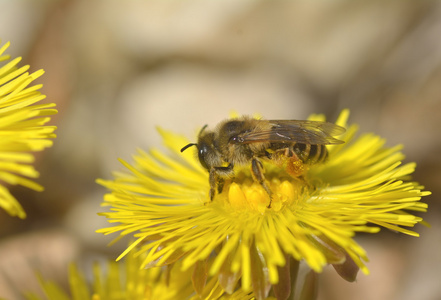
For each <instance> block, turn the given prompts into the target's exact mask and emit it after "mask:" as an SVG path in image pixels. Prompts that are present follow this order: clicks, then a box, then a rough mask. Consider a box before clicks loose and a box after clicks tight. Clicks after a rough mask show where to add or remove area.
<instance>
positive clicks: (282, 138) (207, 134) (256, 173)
mask: <svg viewBox="0 0 441 300" xmlns="http://www.w3.org/2000/svg"><path fill="white" fill-rule="evenodd" d="M344 132H345V129H344V128H343V127H341V126H338V125H335V124H332V123H328V122H320V121H306V120H263V119H254V118H251V117H248V116H243V117H240V118H236V119H228V120H225V121H223V122H221V123H219V124H218V125H217V126H216V128H215V129H214V130H208V129H207V125H205V126H204V127H202V129H201V131H200V132H199V135H198V142H197V143H190V144H188V145H186V146H184V147H183V148H182V149H181V152H183V151H184V150H186V149H187V148H189V147H191V146H196V147H197V150H198V152H197V153H198V158H199V161H200V163H201V165H202V166H203V167H204V168H205V169H207V171H208V172H209V184H210V192H209V195H210V200H211V201H212V200H213V198H214V196H215V193H216V188H217V191H218V193H221V192H222V188H223V185H224V181H225V179H228V178H233V177H234V167H235V166H244V165H250V166H251V174H252V177H253V179H254V181H256V182H258V183H259V184H260V185H261V186H262V187H263V188H264V189H265V191H266V192H267V193H268V195H269V197H270V202H269V204H268V208H270V207H271V201H272V192H271V189H270V188H269V186H268V184H267V182H266V181H265V176H264V168H263V164H262V160H269V161H272V162H273V163H275V164H276V165H279V166H286V168H285V169H286V171H287V173H288V174H290V175H291V176H292V177H294V178H295V177H299V176H301V175H302V170H303V169H304V168H302V166H303V165H312V164H316V163H321V162H324V161H325V160H326V158H327V156H328V151H327V149H326V145H332V144H342V143H344V142H343V141H341V140H338V139H336V138H335V137H334V136H338V135H340V134H342V133H344ZM292 166H300V167H292Z"/></svg>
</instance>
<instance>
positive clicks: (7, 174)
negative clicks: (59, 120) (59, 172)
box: [0, 43, 57, 218]
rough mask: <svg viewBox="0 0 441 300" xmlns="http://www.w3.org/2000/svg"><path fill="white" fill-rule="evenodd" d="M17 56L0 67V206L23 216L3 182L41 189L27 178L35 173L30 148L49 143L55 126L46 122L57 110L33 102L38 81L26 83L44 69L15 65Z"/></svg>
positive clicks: (2, 57) (39, 96)
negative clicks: (47, 124)
mask: <svg viewBox="0 0 441 300" xmlns="http://www.w3.org/2000/svg"><path fill="white" fill-rule="evenodd" d="M8 46H9V43H6V44H5V45H3V46H2V47H1V48H0V61H5V60H8V59H9V58H10V57H9V56H8V55H3V53H4V51H5V50H6V49H7V48H8ZM20 60H21V58H20V57H18V58H15V59H13V60H12V61H10V62H9V63H7V64H5V65H4V66H2V67H1V68H0V137H1V138H0V180H1V181H2V182H3V184H0V207H2V208H3V209H5V210H6V211H7V212H8V213H9V214H10V215H12V216H18V217H20V218H24V217H25V216H26V214H25V212H24V210H23V208H22V207H21V205H20V203H19V202H18V201H17V200H16V199H15V198H14V196H12V195H11V194H10V193H9V191H8V189H7V187H6V185H22V186H25V187H27V188H30V189H33V190H36V191H41V190H43V187H42V186H40V185H39V184H37V183H35V182H34V181H32V180H30V179H28V178H37V177H38V176H39V173H38V172H37V171H36V170H35V169H34V167H33V166H32V165H30V164H31V163H33V162H34V155H33V154H32V152H37V151H41V150H43V149H45V148H47V147H50V146H51V145H52V141H51V140H50V139H51V138H54V137H55V135H54V133H53V132H54V130H55V129H56V127H55V126H46V125H45V124H46V123H47V122H49V120H50V117H49V116H50V115H52V114H55V113H56V112H57V111H56V110H55V109H54V108H53V107H55V104H53V103H50V104H37V103H38V102H40V101H41V100H42V99H44V98H45V95H42V94H41V93H40V92H39V91H38V90H39V89H40V88H41V85H34V86H29V85H30V83H31V82H32V81H33V80H35V79H36V78H38V77H40V76H41V75H42V74H43V73H44V71H43V70H39V71H36V72H34V73H31V74H30V73H28V72H27V70H28V69H29V66H24V67H21V68H17V64H18V63H19V62H20Z"/></svg>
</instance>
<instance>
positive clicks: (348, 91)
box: [0, 0, 441, 300]
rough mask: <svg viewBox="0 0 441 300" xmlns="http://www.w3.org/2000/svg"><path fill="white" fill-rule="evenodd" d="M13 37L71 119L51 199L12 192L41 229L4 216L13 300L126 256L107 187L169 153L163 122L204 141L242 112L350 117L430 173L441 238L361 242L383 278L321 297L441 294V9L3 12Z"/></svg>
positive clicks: (423, 5) (385, 236)
mask: <svg viewBox="0 0 441 300" xmlns="http://www.w3.org/2000/svg"><path fill="white" fill-rule="evenodd" d="M0 39H1V40H2V44H3V43H5V42H7V41H11V43H12V44H11V46H10V48H9V49H8V51H7V52H8V53H10V54H11V55H12V56H13V57H16V56H23V59H24V61H23V63H22V64H23V65H24V64H30V65H31V70H33V71H35V70H38V69H41V68H42V69H44V70H45V71H46V73H45V75H44V76H43V78H41V79H39V82H40V83H43V84H44V88H43V93H45V94H46V95H47V99H46V100H45V101H48V102H55V103H57V106H58V110H59V114H58V115H57V116H55V117H54V118H53V121H52V124H55V125H57V126H58V130H57V135H58V138H57V139H56V140H55V145H54V147H53V148H51V149H49V150H47V151H44V152H43V153H42V154H39V155H38V159H39V160H38V162H37V166H36V167H37V169H38V170H39V171H40V172H41V178H40V179H39V180H38V182H39V183H41V184H43V185H44V186H45V187H46V190H45V191H44V192H42V193H35V192H32V191H28V190H25V189H23V188H13V189H12V192H13V194H14V195H16V197H17V198H18V199H19V200H20V202H21V203H22V205H23V206H24V207H25V210H26V212H27V214H28V218H27V219H26V220H19V219H16V218H11V217H9V216H8V215H7V214H6V213H4V212H3V211H1V212H0V298H1V297H4V298H6V299H22V298H21V296H20V291H24V290H37V289H38V284H37V282H36V279H35V276H34V273H35V270H38V271H39V272H40V273H42V274H43V275H44V276H45V277H46V278H51V279H54V280H57V281H59V282H60V283H61V284H64V285H65V284H66V282H67V275H66V274H67V273H66V266H67V263H68V262H70V261H72V260H74V261H77V262H79V264H80V265H81V267H83V269H84V270H88V268H89V270H90V263H91V262H92V261H95V260H97V259H98V260H99V259H103V258H104V257H111V258H115V257H116V256H117V254H119V253H120V251H121V250H122V248H123V247H124V246H125V244H124V242H120V243H118V244H117V245H115V246H112V247H110V248H109V247H106V244H107V243H108V242H109V241H110V240H111V238H113V237H110V238H109V237H104V236H102V235H100V234H97V233H95V230H96V229H98V228H102V227H106V226H108V225H107V222H106V220H105V218H104V217H99V216H97V212H100V211H103V208H101V207H100V202H101V199H102V196H103V194H104V193H105V192H106V191H105V189H104V188H102V187H100V186H98V185H97V184H95V179H96V178H112V177H111V171H112V170H121V169H123V168H122V167H121V165H120V163H119V162H118V161H117V158H123V159H126V160H130V156H131V154H132V153H135V150H136V148H137V147H140V148H143V149H147V148H149V147H151V146H160V143H161V142H160V138H159V135H158V134H157V133H156V130H155V126H157V125H159V126H161V127H163V128H165V129H170V130H173V131H175V132H177V133H182V134H185V135H187V136H188V137H189V138H194V137H195V134H196V129H197V128H198V126H201V125H203V124H206V123H209V124H215V123H217V122H218V121H220V120H222V119H224V118H226V117H228V114H229V113H230V112H231V111H232V110H235V111H237V112H239V113H241V114H253V113H256V112H258V113H261V114H262V115H263V116H264V117H266V118H273V119H274V118H279V119H304V118H306V117H307V116H308V115H309V114H311V113H324V114H326V115H327V117H328V118H329V119H330V120H331V121H333V120H335V118H336V116H337V115H338V113H339V111H340V110H341V109H342V108H350V109H351V119H350V121H351V122H356V123H359V124H360V126H361V131H364V132H366V131H373V132H375V133H377V134H379V135H381V136H383V137H385V138H386V139H387V143H388V145H395V144H397V143H402V144H404V146H405V148H404V153H405V154H406V155H407V158H406V161H416V162H417V164H418V168H417V171H416V173H415V176H414V178H415V179H416V180H417V181H419V182H421V183H422V184H424V185H425V186H426V188H427V189H428V190H431V191H432V192H433V195H432V196H430V197H426V198H425V199H424V200H425V201H426V202H428V203H429V205H430V206H429V210H430V211H429V213H427V214H424V215H423V216H424V218H425V219H426V220H427V221H429V222H430V223H431V225H432V228H426V227H423V226H421V225H418V226H417V227H416V228H415V230H416V231H417V232H419V233H421V237H420V238H414V237H409V236H404V235H402V234H395V233H392V232H388V231H386V230H383V231H382V232H381V233H380V234H377V235H360V236H359V237H357V240H358V241H359V242H360V244H361V245H363V246H364V247H365V248H366V250H367V251H368V254H369V257H370V259H371V262H370V263H369V264H368V266H369V268H370V270H371V274H370V275H369V276H365V275H364V274H359V277H358V281H357V282H356V283H352V284H351V283H346V282H344V281H343V280H342V279H340V278H339V277H338V276H337V275H336V274H335V272H334V271H333V270H332V268H327V269H326V271H325V272H324V275H323V276H322V278H321V281H320V299H322V300H323V299H331V300H333V299H343V300H345V299H361V300H370V299H400V300H402V299H404V300H412V299H430V300H431V299H433V300H436V299H441V284H440V281H441V253H440V249H441V230H440V226H441V221H440V204H439V202H438V201H437V200H438V195H439V193H440V191H441V185H440V184H439V183H440V180H441V173H440V171H439V170H440V167H441V156H440V154H441V137H440V133H439V128H440V127H441V2H439V1H404V0H396V1H380V0H373V1H372V0H370V1H368V0H364V1H351V0H340V1H324V2H322V3H316V2H314V1H308V0H301V1H292V2H284V1H255V0H253V1H251V0H244V1H233V0H227V1H203V0H195V1H160V0H155V1H153V0H148V1H134V0H133V1H132V0H130V1H106V0H98V1H87V0H77V1H73V0H72V1H63V0H44V1H43V0H40V1H35V0H21V1H1V2H0Z"/></svg>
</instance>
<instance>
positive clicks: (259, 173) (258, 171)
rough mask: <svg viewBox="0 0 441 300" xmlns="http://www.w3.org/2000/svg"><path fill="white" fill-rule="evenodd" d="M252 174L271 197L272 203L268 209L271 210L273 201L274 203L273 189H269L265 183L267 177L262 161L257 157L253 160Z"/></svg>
mask: <svg viewBox="0 0 441 300" xmlns="http://www.w3.org/2000/svg"><path fill="white" fill-rule="evenodd" d="M251 173H252V174H253V178H254V180H255V181H257V182H258V183H259V184H260V185H261V186H262V187H263V188H264V189H265V191H266V192H267V193H268V196H269V197H270V202H269V204H268V206H267V207H268V208H271V201H272V198H273V197H272V192H271V189H270V188H269V187H268V185H267V184H266V181H265V176H264V175H263V165H262V162H261V161H260V160H258V159H257V158H256V157H254V158H253V159H252V160H251Z"/></svg>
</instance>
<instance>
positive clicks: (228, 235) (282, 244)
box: [97, 110, 429, 299]
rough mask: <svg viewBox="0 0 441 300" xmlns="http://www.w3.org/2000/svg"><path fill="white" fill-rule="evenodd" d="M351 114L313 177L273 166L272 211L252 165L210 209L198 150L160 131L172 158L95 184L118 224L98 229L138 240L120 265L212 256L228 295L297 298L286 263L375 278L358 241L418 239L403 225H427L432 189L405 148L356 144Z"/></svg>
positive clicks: (158, 155) (159, 156) (372, 141)
mask: <svg viewBox="0 0 441 300" xmlns="http://www.w3.org/2000/svg"><path fill="white" fill-rule="evenodd" d="M348 117H349V112H348V111H347V110H344V111H343V112H342V113H341V114H340V116H339V118H338V120H337V122H336V124H338V125H340V126H343V127H345V128H346V129H347V130H346V132H345V134H344V135H342V136H340V137H339V139H341V140H343V141H345V143H344V144H340V145H332V146H328V150H329V158H328V160H327V162H326V163H323V164H317V165H312V166H309V167H308V169H307V171H306V174H305V176H304V177H305V180H299V179H297V178H292V177H290V176H289V175H288V174H287V173H286V171H285V170H284V169H282V168H279V167H276V166H274V165H272V164H270V163H265V166H264V167H265V171H266V172H265V177H266V178H267V180H268V182H269V184H270V186H271V190H272V191H273V193H274V196H273V197H274V198H273V202H272V205H271V208H267V203H268V202H269V199H268V195H267V193H266V192H265V191H264V190H263V188H262V187H261V186H260V185H259V184H256V183H254V181H253V180H252V176H251V174H250V171H249V168H243V169H238V170H236V172H235V173H236V177H235V179H233V180H232V182H231V183H226V185H225V186H224V188H223V191H222V193H220V194H218V195H216V197H215V198H214V200H213V201H212V202H211V203H207V202H209V198H208V190H209V184H208V174H207V171H206V170H205V169H204V168H203V167H202V166H201V165H200V164H199V162H198V160H197V158H196V157H195V156H194V155H193V154H192V153H188V152H187V153H186V152H184V153H180V151H179V150H180V149H181V148H182V147H183V146H184V145H186V144H188V140H187V139H185V138H184V137H182V136H178V135H175V134H173V133H171V132H167V131H164V130H159V132H160V134H161V135H162V137H163V139H164V142H165V145H166V147H167V148H168V149H169V150H170V152H171V153H170V154H163V153H162V152H161V151H158V150H156V149H152V150H150V151H149V152H148V153H146V152H143V151H141V150H139V153H138V154H137V155H135V156H134V164H129V163H127V162H125V161H121V162H122V164H123V165H124V166H125V167H126V168H127V169H128V172H118V173H115V174H114V176H115V179H114V180H101V179H99V180H98V181H97V182H98V183H99V184H101V185H103V186H105V187H107V188H108V189H109V190H111V193H109V194H106V195H105V197H104V202H103V206H110V210H111V211H110V212H106V213H102V215H104V216H106V217H107V218H108V219H109V222H110V223H116V224H115V225H113V226H112V227H108V228H104V229H101V230H99V232H101V233H104V234H110V233H114V232H120V235H121V236H125V235H129V234H133V236H134V237H135V238H136V239H137V240H136V241H135V242H134V243H133V244H132V245H130V246H129V247H128V248H127V249H126V251H124V252H123V253H122V254H121V256H120V257H119V258H118V259H120V258H121V257H123V256H124V255H126V254H127V253H129V252H130V251H132V249H133V247H135V246H136V245H139V246H140V247H139V249H138V250H137V251H136V253H138V254H139V253H147V256H146V258H145V259H144V261H143V262H142V266H153V265H154V266H161V265H168V264H172V263H174V262H176V261H182V268H183V270H186V269H188V268H191V267H193V266H194V265H196V264H198V263H199V262H201V261H204V260H209V261H210V267H209V270H208V273H209V275H211V276H218V278H219V283H220V285H221V286H222V288H223V289H224V290H226V291H227V292H232V291H234V290H235V288H236V285H241V286H242V290H243V291H245V292H248V291H253V292H254V295H255V297H256V298H257V299H265V298H266V297H267V296H268V295H276V296H277V298H278V299H285V298H286V297H287V295H289V294H290V288H289V286H290V285H291V284H292V283H291V282H290V280H291V279H290V278H291V277H295V274H290V272H291V271H290V270H291V269H292V268H291V267H289V264H288V262H289V263H290V264H291V266H295V265H296V264H297V266H298V262H299V261H301V260H304V261H305V262H306V263H307V264H308V265H309V267H310V268H311V269H312V270H313V271H315V272H321V271H322V269H323V267H324V266H326V265H327V264H332V265H334V267H335V269H336V270H337V272H338V273H339V274H340V275H341V276H342V277H343V278H345V279H346V280H348V281H354V280H355V278H356V274H357V272H358V269H359V268H360V269H361V270H362V271H363V272H364V273H366V274H367V273H368V269H367V267H366V266H365V264H364V262H365V261H367V260H368V257H367V255H366V253H365V251H364V249H363V248H362V247H361V246H360V245H359V244H358V243H357V242H356V241H355V240H354V239H353V237H354V235H355V234H356V233H357V232H367V233H376V232H378V231H379V230H380V227H386V228H389V229H391V230H394V231H398V232H402V233H405V234H409V235H413V236H418V234H417V233H415V232H413V231H411V230H408V229H405V228H403V227H412V226H414V225H415V224H416V223H418V222H421V221H422V219H421V218H420V217H417V216H415V215H413V214H411V213H409V212H412V211H418V212H424V211H426V209H427V205H426V204H425V203H422V202H420V199H421V197H422V196H425V195H428V194H429V192H425V191H422V189H423V187H422V186H420V185H419V184H417V183H415V182H412V181H409V180H410V177H409V176H410V175H411V174H412V173H413V171H414V169H415V164H414V163H408V164H404V165H402V164H401V160H402V159H403V158H404V156H403V154H402V153H401V152H400V149H401V146H396V147H392V148H387V147H385V146H384V143H385V141H384V139H382V138H380V137H378V136H376V135H374V134H363V135H361V136H359V137H358V138H355V137H354V135H355V134H356V132H357V131H358V128H357V126H356V125H351V126H348V125H347V119H348ZM310 119H313V120H318V121H324V120H325V118H324V116H321V115H316V116H312V117H311V118H310ZM189 152H190V151H189Z"/></svg>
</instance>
